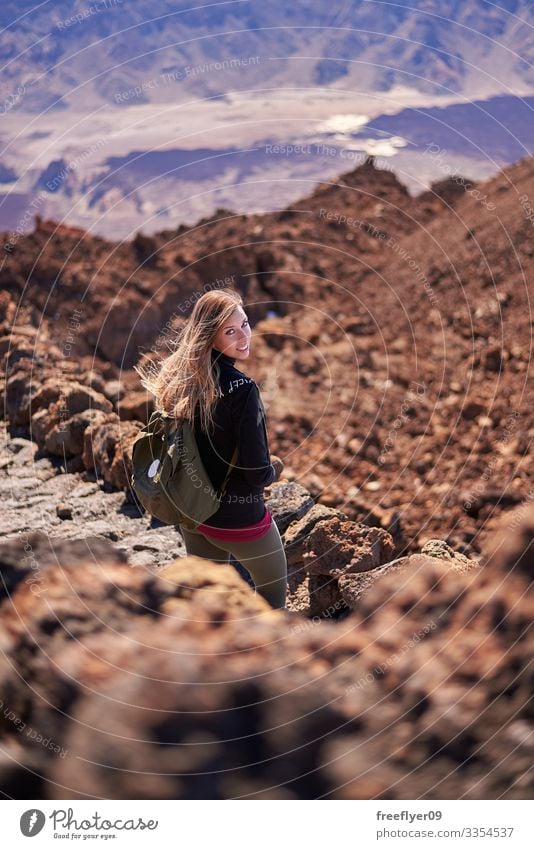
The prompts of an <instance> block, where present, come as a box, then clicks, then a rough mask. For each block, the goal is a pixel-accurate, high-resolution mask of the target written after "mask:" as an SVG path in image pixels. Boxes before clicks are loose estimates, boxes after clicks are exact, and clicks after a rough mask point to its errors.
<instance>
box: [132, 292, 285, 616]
mask: <svg viewBox="0 0 534 849" xmlns="http://www.w3.org/2000/svg"><path fill="white" fill-rule="evenodd" d="M250 340H251V329H250V324H249V321H248V318H247V315H246V312H245V310H244V309H243V300H242V298H241V295H240V294H239V292H237V291H236V290H234V289H231V288H230V289H216V290H213V291H210V292H206V293H205V294H204V295H202V296H201V297H200V298H199V299H198V300H197V302H196V303H195V306H194V308H193V311H192V314H191V316H190V318H189V319H188V321H187V323H186V325H185V326H184V328H183V329H182V331H181V332H180V334H179V337H178V340H177V342H176V346H175V350H174V352H173V353H172V354H171V355H170V356H169V357H167V358H166V359H165V360H164V362H163V364H162V365H161V367H160V368H159V369H157V370H156V372H155V373H154V372H150V371H147V370H146V369H145V368H144V367H139V366H137V367H136V371H137V372H138V373H139V374H140V375H141V382H142V383H143V385H144V386H145V387H146V388H147V389H148V390H149V391H150V392H152V394H153V395H154V396H155V400H156V407H157V409H160V410H164V411H165V412H168V413H169V414H171V415H175V416H176V417H178V418H183V417H187V418H188V419H189V421H191V422H192V423H193V426H194V429H195V437H196V441H197V445H198V448H199V451H200V455H201V457H202V462H203V463H204V465H205V468H206V471H207V473H208V475H209V477H210V482H211V484H212V486H213V487H214V488H215V489H217V490H218V489H219V488H220V486H221V485H222V483H223V481H224V478H225V475H226V472H227V470H228V466H229V464H230V462H231V459H232V455H233V452H234V448H235V447H236V445H237V448H238V454H237V463H236V465H235V467H234V468H233V469H232V471H231V472H230V475H229V478H228V483H227V487H226V491H225V494H224V496H223V498H222V500H221V504H220V507H219V508H218V510H217V512H216V513H214V514H213V515H212V516H210V517H209V518H208V519H206V521H205V522H204V523H203V524H201V525H198V526H197V528H196V529H195V530H194V531H190V530H187V529H186V528H183V527H182V526H180V525H178V528H179V530H180V533H181V534H182V536H183V539H184V542H185V546H186V551H187V553H188V554H195V555H196V556H197V557H204V558H207V559H209V560H214V561H215V562H217V563H228V561H229V558H230V554H232V555H233V556H234V557H235V559H236V560H238V561H239V562H240V563H241V564H242V565H243V566H244V567H245V568H246V569H248V571H249V572H250V574H251V576H252V578H253V580H254V583H255V585H256V589H257V591H258V592H259V593H261V595H263V596H264V597H265V598H266V599H267V601H268V602H269V603H270V604H271V606H272V607H276V608H284V607H285V602H286V590H287V560H286V555H285V552H284V547H283V544H282V540H281V538H280V533H279V531H278V528H277V526H276V524H275V522H274V520H273V518H272V515H271V513H270V512H269V510H268V508H267V507H266V505H265V502H264V493H263V490H264V488H265V487H266V486H269V484H271V483H273V482H274V481H275V480H278V479H279V477H280V474H281V472H282V469H283V463H282V461H281V460H280V459H279V458H278V457H274V456H273V457H271V456H270V453H269V444H268V437H267V431H266V426H265V411H264V408H263V404H262V402H261V397H260V392H259V388H258V386H257V384H256V383H255V381H254V380H253V379H252V378H250V377H248V376H247V375H246V374H244V373H243V372H242V371H240V370H239V369H238V368H237V367H236V362H239V363H241V362H242V361H244V360H246V359H247V357H248V356H249V353H250Z"/></svg>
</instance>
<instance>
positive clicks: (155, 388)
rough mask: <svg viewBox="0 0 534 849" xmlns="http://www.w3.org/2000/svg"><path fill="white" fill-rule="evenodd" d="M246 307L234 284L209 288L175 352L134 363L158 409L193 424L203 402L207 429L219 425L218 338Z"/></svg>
mask: <svg viewBox="0 0 534 849" xmlns="http://www.w3.org/2000/svg"><path fill="white" fill-rule="evenodd" d="M242 306H243V299H242V297H241V294H240V293H239V292H238V291H237V290H235V289H232V288H231V287H229V288H226V289H214V290H211V291H209V292H206V293H205V294H204V295H202V296H201V297H200V298H199V299H198V301H197V302H196V303H195V306H194V307H193V311H192V313H191V315H190V316H189V318H188V320H187V322H186V323H185V325H184V326H183V328H182V329H181V330H180V331H179V332H178V334H177V336H176V339H175V340H173V342H172V343H171V347H172V348H174V350H173V352H172V353H171V354H170V355H169V356H168V357H166V358H165V359H164V360H162V361H160V362H159V363H158V362H154V361H153V360H149V361H147V362H145V363H142V362H140V363H138V364H137V365H135V366H134V369H135V371H136V372H137V373H138V374H139V376H140V378H141V383H142V385H143V386H144V387H145V389H147V390H148V391H149V392H150V393H151V394H152V395H153V396H154V398H155V405H156V409H158V410H162V411H164V412H166V413H168V414H169V415H171V416H174V417H175V418H176V419H179V420H181V421H184V420H188V421H189V422H191V424H193V421H194V416H195V407H196V405H197V403H198V406H199V413H200V423H201V427H202V430H203V431H204V432H206V433H207V432H208V429H209V430H211V429H212V428H213V427H214V419H213V410H214V408H215V404H216V403H217V399H218V397H219V396H218V378H219V366H218V364H217V363H216V362H213V361H212V357H211V349H212V345H213V340H214V338H215V336H216V334H217V331H218V330H219V328H220V327H221V326H222V325H223V324H224V323H225V322H226V321H227V320H228V319H229V318H230V316H231V315H232V313H233V312H234V310H235V309H237V307H242Z"/></svg>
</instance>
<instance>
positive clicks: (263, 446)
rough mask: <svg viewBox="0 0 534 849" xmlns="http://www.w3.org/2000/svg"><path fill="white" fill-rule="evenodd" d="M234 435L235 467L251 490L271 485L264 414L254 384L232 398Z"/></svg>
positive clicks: (273, 475)
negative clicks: (235, 448)
mask: <svg viewBox="0 0 534 849" xmlns="http://www.w3.org/2000/svg"><path fill="white" fill-rule="evenodd" d="M234 434H235V438H236V441H237V445H238V455H237V468H238V470H239V471H240V472H241V474H242V476H243V477H244V479H245V480H246V482H247V483H248V484H249V485H250V486H252V487H265V486H269V484H271V483H273V481H274V479H275V478H276V469H275V468H274V466H273V465H272V463H271V460H270V454H269V442H268V437H267V430H266V426H265V413H264V410H263V404H262V403H261V398H260V392H259V389H258V387H257V385H256V383H249V384H247V385H246V386H244V387H243V388H242V389H240V390H239V391H238V392H237V393H236V396H235V399H234Z"/></svg>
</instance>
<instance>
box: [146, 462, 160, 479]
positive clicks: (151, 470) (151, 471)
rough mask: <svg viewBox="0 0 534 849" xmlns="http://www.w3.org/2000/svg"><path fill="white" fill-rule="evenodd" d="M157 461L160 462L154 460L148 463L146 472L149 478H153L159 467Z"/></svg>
mask: <svg viewBox="0 0 534 849" xmlns="http://www.w3.org/2000/svg"><path fill="white" fill-rule="evenodd" d="M159 462H160V461H159V460H154V461H153V462H152V463H151V464H150V467H149V469H148V472H147V474H148V477H149V478H153V477H154V475H155V474H156V472H157V470H158V469H159Z"/></svg>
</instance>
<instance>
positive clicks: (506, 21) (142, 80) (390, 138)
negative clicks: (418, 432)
mask: <svg viewBox="0 0 534 849" xmlns="http://www.w3.org/2000/svg"><path fill="white" fill-rule="evenodd" d="M190 5H193V4H190V3H189V0H188V2H174V0H161V2H159V3H157V4H156V3H154V2H153V0H135V2H134V0H98V2H97V0H74V2H71V1H70V0H69V1H68V2H67V0H44V2H41V3H39V4H37V5H35V3H34V2H33V0H32V2H28V0H21V2H6V3H4V4H3V6H2V7H1V8H0V27H1V28H2V30H1V31H0V64H1V66H2V74H1V75H0V116H1V121H0V228H1V229H5V230H10V229H13V230H14V229H23V230H28V229H31V227H32V221H33V215H34V214H39V215H41V216H44V217H53V218H56V219H57V220H61V221H67V222H68V223H70V224H73V225H78V226H82V227H84V228H86V229H89V230H90V231H91V232H93V233H95V234H101V235H105V236H108V237H110V238H129V237H131V236H133V235H134V233H135V231H136V230H139V229H142V230H143V231H144V232H146V233H153V232H157V231H158V230H161V229H162V228H164V227H173V226H178V225H179V224H180V223H193V222H194V221H196V220H198V219H199V218H201V217H203V216H206V215H211V214H213V212H214V211H215V210H216V209H217V208H227V209H232V210H234V211H236V212H256V211H258V212H266V211H273V210H276V209H282V208H284V206H286V205H287V204H288V203H290V202H291V201H292V200H293V199H296V198H298V197H302V196H303V195H306V194H307V192H308V191H309V190H310V188H313V186H314V185H315V184H316V183H317V182H320V181H321V180H326V179H334V178H335V177H336V176H337V175H339V174H341V173H343V172H344V171H346V170H347V167H351V166H356V165H357V164H358V163H361V162H363V161H364V159H365V156H366V155H367V154H373V155H375V156H382V157H383V159H384V161H385V160H387V167H390V168H391V169H392V170H395V171H396V173H397V174H398V175H399V177H400V179H401V180H402V181H403V182H404V183H405V184H406V185H408V186H409V188H410V190H411V191H412V192H414V193H417V192H419V191H423V190H425V189H426V188H427V187H428V186H429V185H430V184H431V183H432V182H435V181H439V180H441V179H443V178H444V177H446V176H448V175H451V174H452V173H455V172H457V173H462V174H464V175H465V176H467V177H469V178H471V179H484V178H487V177H489V176H491V175H492V174H494V173H495V172H496V171H497V170H498V169H499V168H500V167H503V166H506V165H508V164H511V163H513V162H516V161H517V160H519V159H521V158H523V157H524V156H527V155H529V154H532V153H533V152H534V144H533V143H534V120H533V116H534V110H533V106H534V98H533V96H534V70H533V66H534V40H533V39H532V38H531V33H532V26H533V24H534V7H533V4H532V3H531V2H530V0H504V1H503V2H501V3H500V4H499V5H497V4H495V3H491V2H486V0H465V2H460V0H443V1H442V2H439V3H438V2H436V0H398V2H395V3H390V2H386V0H352V2H339V3H337V4H332V3H330V4H325V3H324V2H320V0H307V1H306V2H296V3H291V4H285V3H282V2H281V0H277V2H272V3H266V2H260V0H223V2H219V3H215V2H211V3H208V2H204V1H203V2H200V3H195V4H194V5H195V8H188V7H189V6H190ZM383 165H384V163H383Z"/></svg>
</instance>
